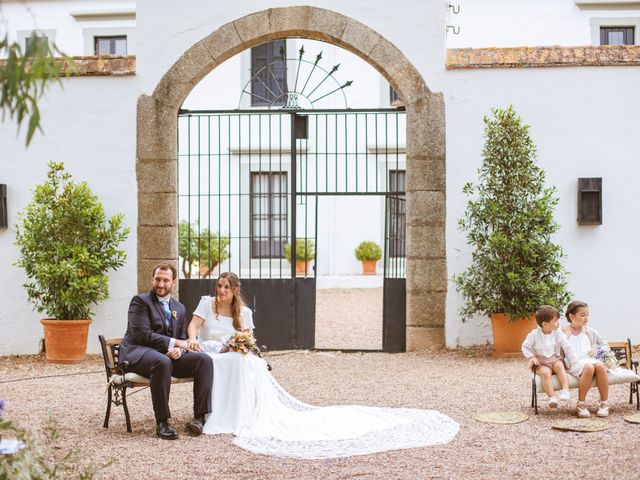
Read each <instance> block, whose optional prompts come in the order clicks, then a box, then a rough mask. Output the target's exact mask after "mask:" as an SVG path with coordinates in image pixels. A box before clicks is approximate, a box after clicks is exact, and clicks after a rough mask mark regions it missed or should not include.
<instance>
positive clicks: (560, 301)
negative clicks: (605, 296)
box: [453, 106, 570, 319]
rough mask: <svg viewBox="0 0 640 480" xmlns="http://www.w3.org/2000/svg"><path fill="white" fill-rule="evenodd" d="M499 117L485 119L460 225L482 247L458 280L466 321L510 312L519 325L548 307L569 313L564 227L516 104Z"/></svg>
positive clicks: (495, 113)
mask: <svg viewBox="0 0 640 480" xmlns="http://www.w3.org/2000/svg"><path fill="white" fill-rule="evenodd" d="M492 114H493V116H492V117H491V118H487V117H485V118H484V123H485V137H486V140H485V145H484V148H483V150H482V158H483V160H482V166H481V167H480V169H479V171H478V175H479V177H478V182H477V184H476V185H472V184H471V183H468V184H466V185H465V186H464V189H463V192H464V193H465V194H466V195H467V196H468V197H470V199H469V201H468V203H467V208H466V211H465V214H464V216H463V217H462V218H461V219H460V220H459V222H458V225H459V227H460V229H461V230H463V231H466V234H467V241H468V242H469V244H470V245H471V246H473V248H474V251H473V254H472V255H473V256H472V263H471V266H470V267H469V268H468V269H467V270H466V271H465V272H464V273H462V274H460V275H455V276H454V277H453V280H454V282H455V283H456V286H457V290H458V292H460V293H462V294H463V295H464V297H465V301H466V303H465V304H464V305H463V307H462V308H461V310H460V313H461V314H462V316H463V318H468V317H469V316H471V315H473V314H475V313H480V314H485V315H490V314H491V313H506V314H507V315H508V316H509V317H510V318H512V319H518V318H523V317H526V316H528V315H531V314H533V312H535V311H536V309H537V308H538V307H539V306H540V305H542V304H549V305H555V306H557V307H559V308H561V307H562V306H563V305H564V304H566V303H567V302H568V300H569V296H570V295H569V292H568V291H567V282H566V272H565V270H564V267H563V265H562V263H561V260H562V258H563V257H564V254H563V252H562V248H561V247H560V246H558V245H555V244H554V243H553V242H552V241H551V236H552V235H553V234H554V233H555V232H556V231H557V230H558V228H559V227H558V224H557V223H555V221H554V219H553V209H554V207H555V206H556V205H557V203H558V199H557V197H556V189H555V188H554V187H549V188H546V187H545V185H544V183H545V174H544V171H543V170H542V169H541V168H540V167H538V166H537V165H536V163H535V157H536V147H535V145H534V143H533V141H532V140H531V137H530V136H529V126H528V125H524V124H523V123H522V119H521V118H520V117H519V116H518V115H517V114H516V112H515V111H514V109H513V107H511V106H510V107H509V108H508V109H506V110H503V109H493V110H492Z"/></svg>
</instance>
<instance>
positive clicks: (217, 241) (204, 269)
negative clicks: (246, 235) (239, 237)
mask: <svg viewBox="0 0 640 480" xmlns="http://www.w3.org/2000/svg"><path fill="white" fill-rule="evenodd" d="M178 230H179V232H178V252H179V255H180V256H181V257H182V273H183V274H184V277H185V278H191V269H192V268H193V264H195V263H197V264H198V265H199V266H200V271H201V275H202V276H207V275H209V273H210V272H211V271H212V270H213V269H214V268H216V266H217V265H218V264H219V263H222V262H224V261H225V260H226V259H228V258H229V257H230V256H231V255H229V242H230V241H231V240H230V238H229V237H221V236H218V234H216V233H213V232H211V231H210V230H209V229H208V228H205V229H204V230H201V231H200V234H199V235H198V231H197V230H196V229H195V228H194V227H193V225H191V224H190V223H189V222H187V221H186V220H182V221H181V222H180V224H179V226H178Z"/></svg>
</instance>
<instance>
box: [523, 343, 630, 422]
mask: <svg viewBox="0 0 640 480" xmlns="http://www.w3.org/2000/svg"><path fill="white" fill-rule="evenodd" d="M609 347H610V348H611V351H612V352H613V353H614V354H615V355H616V358H617V359H618V361H619V362H620V367H621V368H620V369H616V370H614V371H613V372H609V373H608V376H609V385H618V384H621V383H629V403H630V404H631V405H633V397H634V396H635V399H636V408H637V409H638V410H640V398H639V397H640V395H639V393H638V390H639V387H640V377H638V360H634V359H633V354H632V350H631V340H629V339H627V341H626V342H609ZM567 377H568V379H569V388H578V381H579V379H578V378H577V377H574V376H573V375H571V374H569V373H567ZM551 378H552V380H553V388H554V390H556V391H558V390H560V382H559V381H558V377H557V376H556V375H553V376H552V377H551ZM595 386H596V379H595V376H594V378H593V381H592V382H591V387H589V388H593V387H595ZM542 392H544V390H543V389H542V381H541V378H540V376H539V375H537V373H536V369H534V370H533V378H532V380H531V406H532V407H533V408H534V409H535V411H536V415H537V414H538V393H542Z"/></svg>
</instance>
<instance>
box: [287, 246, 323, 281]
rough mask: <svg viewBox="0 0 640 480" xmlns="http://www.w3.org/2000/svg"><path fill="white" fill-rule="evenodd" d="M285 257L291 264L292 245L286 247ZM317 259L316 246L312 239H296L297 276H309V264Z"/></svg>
mask: <svg viewBox="0 0 640 480" xmlns="http://www.w3.org/2000/svg"><path fill="white" fill-rule="evenodd" d="M284 256H285V257H286V258H287V260H289V262H291V244H290V243H289V242H287V243H285V245H284ZM314 258H316V251H315V244H314V242H313V240H311V239H308V238H307V239H305V238H297V239H296V275H298V276H307V275H308V273H309V270H310V269H309V263H310V262H311V260H313V259H314Z"/></svg>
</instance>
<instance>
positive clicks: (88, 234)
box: [16, 162, 129, 363]
mask: <svg viewBox="0 0 640 480" xmlns="http://www.w3.org/2000/svg"><path fill="white" fill-rule="evenodd" d="M47 177H48V178H47V180H46V181H45V182H44V183H43V184H41V185H37V186H36V188H35V190H34V193H33V199H32V200H31V202H30V203H29V204H28V205H27V206H26V207H25V209H24V210H23V211H22V212H21V213H20V214H19V216H18V220H19V222H20V223H21V224H18V225H17V226H16V245H17V246H18V248H19V251H20V257H19V259H18V261H17V262H16V265H18V266H19V267H21V268H22V269H23V270H24V271H25V273H26V274H27V278H28V279H29V281H28V282H27V283H25V284H24V287H25V288H26V290H27V296H28V297H29V300H30V301H31V303H32V304H33V306H34V307H35V309H36V310H37V311H38V312H40V313H45V314H46V315H47V317H49V318H47V319H43V320H41V323H42V325H43V327H44V339H45V352H46V358H47V360H48V361H50V362H55V363H73V362H78V361H80V360H82V359H83V358H84V357H85V355H86V350H87V334H88V330H89V325H90V323H91V319H90V317H91V315H92V312H91V307H92V305H94V304H96V303H98V302H101V301H103V300H106V299H107V298H108V297H109V290H108V283H109V277H108V276H107V275H106V272H107V271H109V270H114V269H116V268H118V267H121V266H122V265H124V262H125V260H126V255H125V252H124V250H119V249H118V246H119V244H120V243H121V242H123V241H124V240H125V239H126V238H127V236H128V234H129V229H128V228H123V227H122V219H123V216H122V215H115V216H112V217H110V218H107V217H106V215H105V212H104V208H103V207H102V204H101V203H100V201H99V200H98V198H97V197H96V195H95V194H94V193H93V192H91V190H90V189H89V186H88V185H87V183H86V182H81V183H77V182H74V181H72V179H71V175H70V174H69V173H67V172H66V171H65V169H64V164H63V163H55V162H51V163H49V172H48V176H47Z"/></svg>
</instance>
